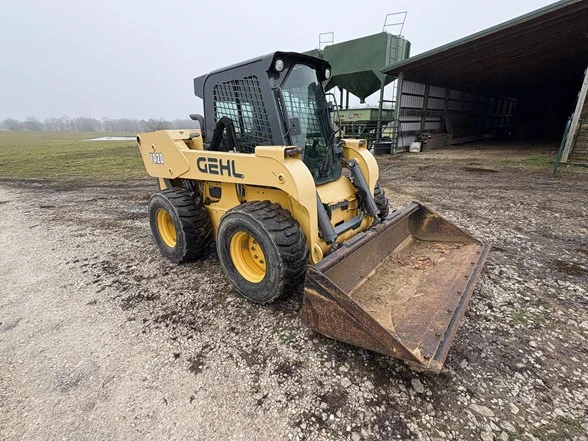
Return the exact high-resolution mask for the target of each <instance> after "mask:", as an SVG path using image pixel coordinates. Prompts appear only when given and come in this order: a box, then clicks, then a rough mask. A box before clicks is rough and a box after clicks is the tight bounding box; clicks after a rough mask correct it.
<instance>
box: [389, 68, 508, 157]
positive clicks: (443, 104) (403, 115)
mask: <svg viewBox="0 0 588 441" xmlns="http://www.w3.org/2000/svg"><path fill="white" fill-rule="evenodd" d="M399 95H400V97H397V98H399V99H398V102H399V103H400V106H399V109H398V113H397V115H398V116H397V121H398V126H397V127H398V129H397V130H398V147H400V148H402V147H406V146H408V144H410V143H411V142H412V141H414V140H415V139H416V137H417V135H419V134H420V133H424V132H426V133H429V134H432V135H433V134H443V133H445V134H446V138H445V140H446V142H448V143H450V144H451V143H461V142H470V141H475V140H476V139H480V138H481V137H482V135H483V134H489V135H490V136H492V134H500V133H503V132H505V131H506V130H507V129H508V128H509V127H510V123H511V116H512V112H513V110H514V107H515V104H516V101H515V100H512V99H509V98H504V97H501V98H496V97H493V98H490V97H488V96H481V95H475V94H473V93H469V92H465V91H461V90H455V89H450V90H448V89H446V88H444V87H439V86H435V85H429V84H424V83H418V82H415V81H407V80H405V81H403V83H402V92H400V91H399ZM499 132H500V133H499ZM441 136H442V135H441ZM436 139H437V141H436V142H437V144H439V143H440V145H442V144H443V137H441V139H440V138H439V136H437V137H436Z"/></svg>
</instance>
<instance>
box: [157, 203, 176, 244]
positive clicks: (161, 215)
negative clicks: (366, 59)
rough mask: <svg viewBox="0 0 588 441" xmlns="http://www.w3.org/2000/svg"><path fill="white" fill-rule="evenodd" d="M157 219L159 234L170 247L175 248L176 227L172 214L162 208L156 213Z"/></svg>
mask: <svg viewBox="0 0 588 441" xmlns="http://www.w3.org/2000/svg"><path fill="white" fill-rule="evenodd" d="M155 220H156V223H157V231H158V232H159V236H161V239H162V240H163V243H165V244H166V245H167V246H168V247H170V248H173V247H175V246H176V227H175V226H174V221H173V220H172V217H171V215H170V214H169V213H168V212H167V211H165V210H164V209H162V208H160V209H159V210H157V213H156V214H155Z"/></svg>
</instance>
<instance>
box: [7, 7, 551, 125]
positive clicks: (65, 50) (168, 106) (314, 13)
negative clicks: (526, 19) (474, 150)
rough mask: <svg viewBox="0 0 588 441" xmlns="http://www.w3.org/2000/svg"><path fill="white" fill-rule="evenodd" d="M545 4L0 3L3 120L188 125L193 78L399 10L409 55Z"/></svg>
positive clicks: (341, 35) (309, 44) (196, 105)
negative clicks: (181, 122) (78, 119)
mask: <svg viewBox="0 0 588 441" xmlns="http://www.w3.org/2000/svg"><path fill="white" fill-rule="evenodd" d="M549 3H550V1H547V0H519V1H516V2H513V1H510V0H494V1H492V2H472V1H466V0H447V1H443V2H431V1H426V0H397V1H395V2H390V1H384V0H377V1H370V2H363V3H357V2H337V3H336V4H335V3H332V2H314V1H309V0H301V1H296V2H268V1H263V0H251V1H248V2H246V3H243V2H237V1H233V2H231V1H229V2H223V3H222V4H220V3H218V2H205V1H194V0H191V1H185V0H178V1H174V2H169V1H161V0H160V1H155V0H146V1H141V2H139V1H130V0H103V1H100V2H97V3H88V2H77V1H73V0H52V1H49V2H47V1H44V0H1V1H0V10H1V11H2V26H1V27H0V41H1V42H2V50H1V52H0V53H1V56H2V62H1V63H0V120H4V119H6V118H9V117H12V118H16V119H20V120H25V119H26V118H27V117H30V116H35V117H37V118H39V119H41V120H44V119H47V118H50V117H60V116H62V115H69V116H70V117H76V116H84V117H93V118H102V117H109V118H123V117H125V118H135V119H139V120H140V119H149V118H165V119H167V120H173V119H176V118H185V117H186V116H187V115H188V114H189V113H191V112H198V111H201V110H202V106H201V102H200V100H199V99H197V98H196V97H195V96H194V95H193V90H192V78H193V77H195V76H198V75H201V74H204V73H206V72H208V71H210V70H212V69H216V68H219V67H223V66H225V65H229V64H232V63H235V62H238V61H240V60H244V59H248V58H252V57H255V56H258V55H261V54H264V53H269V52H272V51H275V50H293V51H306V50H310V49H313V48H315V47H317V46H318V34H319V33H320V32H331V31H333V32H335V41H336V42H341V41H345V40H349V39H353V38H358V37H361V36H365V35H369V34H374V33H377V32H380V31H381V29H382V25H383V23H384V18H385V16H386V14H387V13H391V12H398V11H405V10H406V11H408V17H407V20H406V25H405V27H404V31H403V34H404V35H405V36H406V38H408V39H409V40H410V41H411V43H412V54H413V55H415V54H418V53H421V52H423V51H426V50H429V49H432V48H435V47H437V46H439V45H442V44H445V43H448V42H450V41H453V40H455V39H457V38H460V37H464V36H467V35H469V34H471V33H473V32H476V31H479V30H482V29H485V28H487V27H489V26H492V25H495V24H497V23H499V22H502V21H505V20H508V19H511V18H514V17H516V16H519V15H521V14H524V13H527V12H529V11H532V10H534V9H537V8H540V7H542V6H545V5H547V4H549ZM391 31H393V30H392V29H391ZM396 32H397V31H396ZM376 99H377V98H376V97H372V99H371V100H368V103H369V102H372V103H373V102H375V101H376Z"/></svg>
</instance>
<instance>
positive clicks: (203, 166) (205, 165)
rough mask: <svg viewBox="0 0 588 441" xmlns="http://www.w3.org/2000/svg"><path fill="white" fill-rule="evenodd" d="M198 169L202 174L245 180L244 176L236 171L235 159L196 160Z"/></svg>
mask: <svg viewBox="0 0 588 441" xmlns="http://www.w3.org/2000/svg"><path fill="white" fill-rule="evenodd" d="M196 167H198V171H200V172H201V173H209V174H211V175H221V176H232V177H234V178H243V174H242V173H239V172H238V171H237V170H235V160H234V159H227V160H226V161H223V160H222V159H217V158H198V159H197V160H196Z"/></svg>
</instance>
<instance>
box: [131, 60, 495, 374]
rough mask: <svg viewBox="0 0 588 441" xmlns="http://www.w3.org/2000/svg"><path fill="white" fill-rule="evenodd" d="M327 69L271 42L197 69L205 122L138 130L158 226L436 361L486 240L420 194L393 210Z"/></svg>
mask: <svg viewBox="0 0 588 441" xmlns="http://www.w3.org/2000/svg"><path fill="white" fill-rule="evenodd" d="M330 74H331V72H330V65H329V64H328V63H327V62H326V61H325V60H321V59H318V58H314V57H310V56H306V55H302V54H298V53H290V52H275V53H273V54H270V55H266V56H263V57H260V58H256V59H253V60H249V61H246V62H243V63H239V64H236V65H233V66H230V67H227V68H225V69H220V70H217V71H214V72H212V73H210V74H208V75H204V76H201V77H199V78H196V79H194V90H195V94H196V95H197V96H198V97H200V98H202V99H203V101H204V116H201V115H191V117H192V119H194V120H196V121H198V122H199V126H200V129H186V130H161V131H156V132H151V133H142V134H139V136H138V137H137V142H138V144H139V148H140V151H141V155H142V158H143V161H144V163H145V167H146V169H147V172H148V173H149V175H151V176H153V177H156V178H158V180H159V186H160V189H161V191H160V192H158V193H157V194H155V195H154V196H153V197H152V199H151V202H150V205H149V220H150V224H151V230H152V232H153V236H154V238H155V241H156V243H157V245H158V246H159V248H160V250H161V253H162V254H163V255H164V256H165V257H166V258H167V259H169V260H170V261H172V262H178V263H179V262H186V261H191V260H194V259H197V258H199V257H202V256H204V255H205V254H206V253H207V252H208V250H209V248H210V245H211V243H212V241H216V250H217V253H218V258H219V261H220V264H221V267H222V269H223V271H224V273H225V275H226V277H227V278H228V279H229V280H230V281H231V282H232V284H233V285H234V286H235V288H236V289H237V291H238V292H239V293H240V294H242V295H243V296H244V297H245V298H247V299H249V300H251V301H253V302H257V303H261V304H265V303H269V302H272V301H274V300H276V299H278V298H280V297H283V296H285V295H288V294H290V293H292V292H295V291H296V290H297V289H298V288H301V287H304V296H303V301H302V303H303V304H302V318H303V319H304V321H305V322H306V323H307V324H308V326H310V327H311V328H312V329H314V330H316V331H318V332H319V333H321V334H324V335H326V336H328V337H331V338H334V339H336V340H340V341H343V342H347V343H350V344H353V345H357V346H360V347H362V348H366V349H369V350H372V351H376V352H380V353H382V354H386V355H391V356H394V357H397V358H400V359H402V360H404V361H405V362H406V363H408V364H409V365H410V366H411V367H413V368H414V369H418V370H425V371H433V372H439V371H440V370H441V368H442V366H443V362H444V360H445V358H446V356H447V352H448V350H449V346H450V344H451V342H452V340H453V337H454V335H455V333H456V331H457V329H458V327H459V324H460V322H461V318H462V316H463V314H464V312H465V310H466V308H467V305H468V302H469V300H470V297H471V295H472V292H473V290H474V286H475V284H476V282H477V279H478V277H479V275H480V271H481V269H482V266H483V264H484V261H485V258H486V255H487V253H488V247H487V246H485V245H484V244H483V243H481V242H480V241H478V240H476V239H475V238H473V237H472V236H470V235H469V234H467V233H465V232H464V231H462V230H460V229H459V228H458V227H456V226H455V225H453V224H451V223H450V222H448V221H447V220H445V219H443V218H442V217H440V216H439V215H438V214H436V213H434V212H433V211H431V210H429V209H427V208H425V207H424V206H422V205H420V204H418V203H416V202H413V203H411V204H408V205H407V206H405V207H404V208H402V209H400V210H397V211H394V212H391V213H389V209H388V200H387V199H386V197H385V195H384V191H383V190H382V188H381V187H380V186H379V185H378V177H379V171H378V165H377V163H376V160H375V158H374V157H373V155H372V154H371V153H370V151H369V150H368V148H367V143H366V142H365V141H364V140H357V139H339V138H338V137H337V130H336V125H335V124H334V123H333V119H334V117H336V116H337V110H336V106H333V104H332V103H328V102H327V98H326V97H327V95H325V92H324V90H323V87H322V83H323V81H325V80H326V79H328V78H329V77H330Z"/></svg>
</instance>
